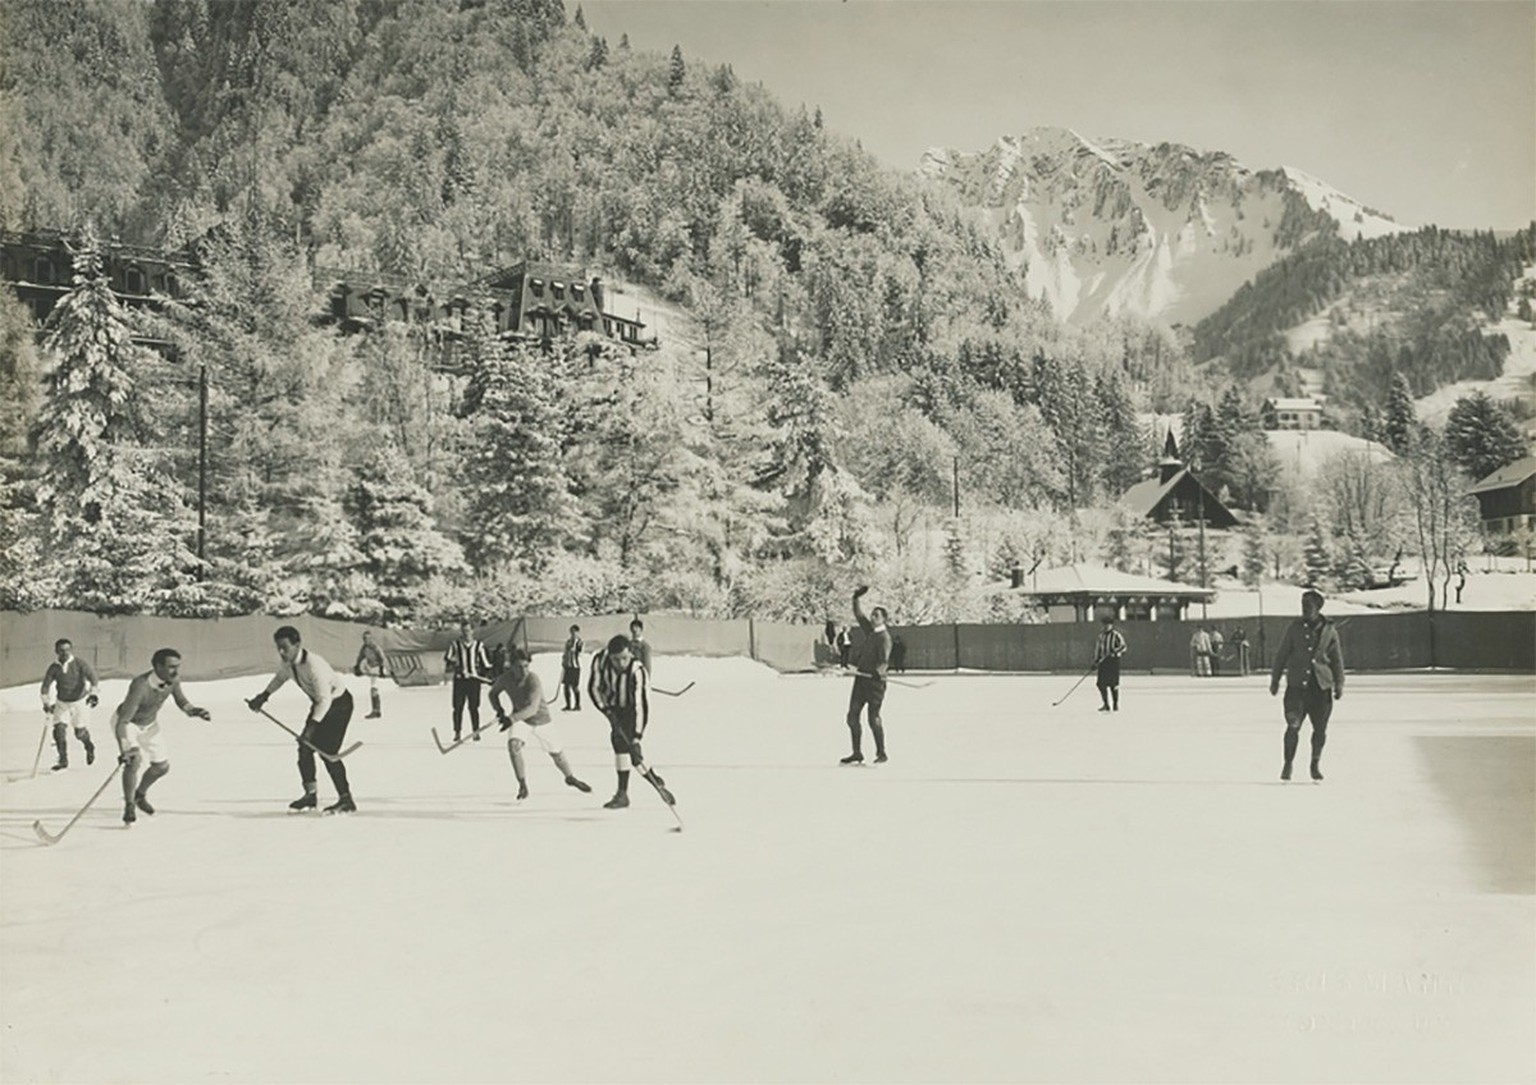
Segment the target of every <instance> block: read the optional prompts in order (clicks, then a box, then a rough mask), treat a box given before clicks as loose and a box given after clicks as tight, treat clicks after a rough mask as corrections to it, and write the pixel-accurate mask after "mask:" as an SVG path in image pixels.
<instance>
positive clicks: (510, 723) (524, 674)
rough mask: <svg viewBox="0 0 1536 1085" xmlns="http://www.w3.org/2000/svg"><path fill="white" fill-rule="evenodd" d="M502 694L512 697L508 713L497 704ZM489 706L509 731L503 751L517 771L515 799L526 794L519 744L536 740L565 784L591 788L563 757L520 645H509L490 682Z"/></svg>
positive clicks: (539, 686)
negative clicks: (501, 667)
mask: <svg viewBox="0 0 1536 1085" xmlns="http://www.w3.org/2000/svg"><path fill="white" fill-rule="evenodd" d="M502 694H506V695H507V696H508V697H509V698H511V700H512V714H511V715H510V716H509V715H508V714H507V713H506V712H505V711H504V710H503V709H502V707H501V695H502ZM491 709H492V711H494V712H495V713H496V719H497V721H498V722H499V723H500V724H501V729H502V730H503V731H509V732H510V734H508V735H507V754H508V756H510V757H511V758H512V771H513V772H514V773H516V775H517V797H518V799H519V800H521V799H526V798H527V797H528V774H527V772H526V770H525V767H524V764H523V748H524V747H525V746H527V745H528V743H529V742H530V741H532V742H537V743H538V744H539V747H540V748H541V749H542V750H543V751H544V752H545V753H547V754H549V759H550V760H551V761H553V762H554V763H555V767H556V768H557V769H559V770H560V773H561V775H562V776H564V777H565V783H566V786H567V787H574V788H575V789H576V790H577V791H591V790H592V787H591V785H590V784H588V783H586V782H585V781H584V780H579V779H577V778H576V774H575V773H574V772H572V771H571V763H570V762H569V761H567V760H566V759H565V753H564V751H563V750H562V748H561V744H560V732H559V730H558V728H557V726H556V724H555V722H554V721H553V720H552V719H551V718H550V715H549V706H548V705H546V704H545V703H544V685H543V683H542V682H540V681H539V676H538V675H536V674H534V673H533V668H532V667H530V666H529V659H528V653H527V652H526V651H524V650H523V649H522V648H514V649H512V654H511V655H510V656H508V657H507V669H506V670H505V671H503V672H502V673H501V675H499V676H498V677H497V679H496V681H494V682H492V683H491Z"/></svg>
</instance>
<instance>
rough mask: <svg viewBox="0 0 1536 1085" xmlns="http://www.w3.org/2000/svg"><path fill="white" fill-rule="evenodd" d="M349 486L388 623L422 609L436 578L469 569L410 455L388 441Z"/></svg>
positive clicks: (350, 506) (349, 504)
mask: <svg viewBox="0 0 1536 1085" xmlns="http://www.w3.org/2000/svg"><path fill="white" fill-rule="evenodd" d="M371 464H372V469H371V470H364V471H363V472H361V473H360V474H359V475H358V477H357V478H356V480H355V481H354V482H353V483H352V485H351V486H350V487H348V490H347V497H346V508H347V514H348V516H349V518H350V519H351V520H352V522H353V524H354V525H356V527H357V530H358V540H357V545H358V549H359V550H360V551H361V552H362V555H363V561H364V568H365V570H366V572H367V573H368V575H369V577H370V579H371V580H372V583H373V585H374V591H375V595H376V597H377V599H378V602H379V605H380V609H379V611H378V613H377V614H375V615H372V616H373V617H376V618H377V619H378V620H381V621H385V622H400V621H408V620H410V619H412V618H415V617H416V616H417V615H418V614H420V613H421V611H422V609H423V604H424V602H425V599H424V598H423V592H425V591H426V590H427V585H428V584H430V583H431V581H432V578H433V577H434V576H437V575H443V574H449V575H452V574H457V573H459V572H462V571H463V569H464V554H463V551H462V550H461V549H460V548H459V545H458V543H456V542H454V541H453V540H451V539H449V538H447V537H446V536H445V535H443V534H442V532H440V531H438V530H437V524H436V521H435V519H434V517H433V500H432V494H431V493H430V492H429V491H428V490H427V489H426V488H425V487H423V486H421V485H419V484H418V483H417V482H416V480H415V479H414V478H413V477H412V473H411V467H410V463H409V462H408V461H407V460H406V458H405V454H404V453H403V452H401V451H400V450H399V449H398V448H396V447H394V446H393V445H385V446H384V447H383V448H382V449H381V450H380V451H379V452H378V453H377V454H376V455H374V456H373V457H372V458H371Z"/></svg>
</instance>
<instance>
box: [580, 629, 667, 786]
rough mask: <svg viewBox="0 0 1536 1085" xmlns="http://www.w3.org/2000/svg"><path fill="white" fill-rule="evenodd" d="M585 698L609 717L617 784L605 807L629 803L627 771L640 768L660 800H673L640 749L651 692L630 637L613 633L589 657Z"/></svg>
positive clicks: (649, 709) (648, 718)
mask: <svg viewBox="0 0 1536 1085" xmlns="http://www.w3.org/2000/svg"><path fill="white" fill-rule="evenodd" d="M587 698H588V699H589V700H590V701H591V702H592V704H593V705H595V706H596V707H597V710H598V711H599V712H601V713H602V714H603V715H604V716H606V717H607V718H608V728H609V734H608V738H609V742H610V744H611V745H612V747H613V765H614V772H615V774H616V775H617V777H618V786H617V789H616V790H615V791H614V793H613V798H611V799H609V800H608V801H607V802H605V803H603V807H604V809H607V810H622V809H624V808H625V807H626V806H628V805H629V773H630V770H631V768H633V769H634V770H635V771H637V772H639V773H640V775H641V776H643V777H644V778H645V780H646V782H647V783H649V784H650V785H651V786H652V787H654V788H655V789H656V793H657V794H658V795H660V796H661V800H662V802H664V803H666V804H667V805H668V806H672V805H674V804H675V803H676V801H677V800H676V799H674V798H673V796H672V792H670V791H668V790H667V786H666V782H665V781H663V780H662V778H661V776H660V774H659V773H657V772H656V771H655V770H654V769H650V768H647V767H646V765H645V761H644V757H643V754H642V752H641V749H640V740H641V738H642V737H643V736H644V735H645V727H646V724H647V723H648V722H649V721H650V715H651V708H650V694H649V688H648V680H647V677H646V673H645V666H644V664H642V663H641V662H640V661H639V660H638V659H636V658H635V656H634V653H633V651H632V650H631V646H630V642H629V638H628V637H625V636H616V637H614V638H613V639H611V640H610V641H609V642H608V645H607V647H605V648H603V649H602V650H601V651H599V652H598V653H597V654H596V655H594V656H593V657H592V673H591V677H590V678H589V679H588V681H587Z"/></svg>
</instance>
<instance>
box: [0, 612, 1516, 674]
mask: <svg viewBox="0 0 1536 1085" xmlns="http://www.w3.org/2000/svg"><path fill="white" fill-rule="evenodd" d="M630 618H631V615H628V614H604V615H577V616H571V615H565V616H559V617H549V616H539V615H529V616H524V617H517V618H511V619H508V620H506V621H502V622H494V623H491V624H488V625H484V626H481V627H479V628H478V629H477V630H476V633H477V635H478V636H479V637H480V638H481V639H482V640H485V641H486V642H488V643H490V644H497V645H505V644H509V643H515V644H517V645H518V646H521V647H524V648H526V649H528V650H529V651H530V652H535V653H537V652H558V651H559V650H560V648H561V646H562V645H563V644H564V643H565V638H566V635H567V632H568V630H569V628H570V626H571V625H573V624H576V625H579V626H580V627H581V634H582V637H583V639H584V641H585V644H586V651H587V654H588V655H589V656H590V654H591V653H592V652H594V651H596V650H597V649H598V648H599V647H601V646H602V644H603V643H605V642H606V641H607V640H608V638H610V637H612V636H614V635H615V634H619V633H626V634H627V633H628V631H629V622H630ZM644 620H645V631H646V637H647V639H648V640H650V641H651V643H652V644H653V646H654V652H655V655H656V670H657V671H658V673H659V674H660V675H661V676H663V677H664V676H665V673H666V657H667V656H668V655H677V656H703V657H713V658H746V659H753V660H756V661H758V662H761V663H764V664H766V665H767V666H769V667H772V668H773V669H775V670H778V671H781V672H786V673H788V672H795V671H810V670H814V669H817V668H825V667H828V666H832V665H835V664H836V662H837V657H836V652H835V651H834V649H833V648H832V647H831V646H830V645H828V644H827V643H826V639H825V627H824V626H822V625H803V624H797V623H791V622H769V621H759V620H756V619H748V618H741V619H704V618H689V617H683V616H674V615H646V616H645V618H644ZM1293 620H1294V617H1293V616H1291V615H1266V616H1265V617H1264V618H1263V619H1262V621H1261V620H1260V619H1258V618H1256V617H1253V618H1221V619H1212V620H1210V621H1209V622H1199V621H1183V622H1127V623H1122V625H1121V629H1122V630H1123V632H1124V633H1125V636H1126V640H1127V641H1128V644H1129V651H1128V652H1127V654H1126V656H1125V659H1124V663H1123V668H1124V669H1125V670H1127V671H1131V672H1140V673H1189V671H1190V649H1189V642H1190V637H1191V636H1192V634H1193V632H1194V629H1195V627H1196V626H1197V625H1209V626H1211V627H1212V628H1215V629H1219V630H1220V631H1221V632H1222V635H1223V638H1224V640H1225V642H1226V644H1225V647H1224V656H1225V657H1226V658H1225V660H1224V661H1223V665H1222V673H1227V674H1230V673H1235V671H1236V666H1237V661H1236V658H1235V654H1234V651H1233V647H1232V646H1233V639H1234V637H1233V635H1234V634H1235V633H1236V631H1237V630H1238V629H1240V628H1241V629H1243V630H1245V631H1246V632H1247V636H1248V640H1249V644H1250V669H1251V670H1254V671H1259V670H1264V669H1266V668H1267V667H1268V665H1269V661H1270V659H1271V653H1272V652H1273V651H1274V650H1275V648H1276V647H1277V646H1278V645H1279V643H1280V638H1281V636H1282V635H1283V634H1284V632H1285V628H1286V626H1287V625H1288V624H1289V623H1290V622H1291V621H1293ZM1337 621H1338V622H1339V625H1340V634H1341V638H1342V640H1343V645H1344V659H1345V665H1346V666H1347V667H1348V669H1349V670H1350V671H1398V670H1424V669H1436V668H1438V669H1445V670H1465V671H1487V672H1496V673H1517V674H1532V673H1536V613H1532V612H1530V611H1437V612H1435V613H1433V614H1431V613H1429V612H1427V611H1410V612H1396V613H1388V614H1357V615H1346V616H1343V617H1341V618H1339V619H1337ZM279 625H293V626H295V627H297V628H298V629H299V631H300V633H301V634H302V635H303V638H304V643H305V644H306V645H307V646H309V647H311V648H313V649H314V650H315V651H317V652H319V653H320V654H321V655H323V656H325V658H326V659H328V660H330V661H331V663H332V664H333V665H334V666H335V667H337V669H339V670H344V671H348V672H350V670H351V669H352V664H353V661H354V660H355V659H356V658H357V652H358V648H359V646H360V644H361V642H362V634H363V631H364V630H365V629H370V628H372V631H373V634H374V640H375V642H376V643H377V644H378V645H379V647H380V649H381V650H382V651H383V652H384V653H385V657H386V659H389V660H391V661H392V665H394V666H395V667H397V668H398V667H400V666H401V665H403V664H405V663H408V662H409V661H410V660H411V659H413V658H414V660H415V661H416V663H417V664H418V667H417V668H408V669H410V670H411V674H410V677H408V678H406V681H407V682H408V683H409V684H427V683H435V682H441V681H442V678H443V658H442V657H443V652H444V651H445V650H446V649H447V647H448V645H449V643H451V642H452V640H453V639H454V637H455V635H456V630H455V629H453V628H451V627H450V628H443V629H379V628H373V627H370V626H367V625H364V624H361V623H357V622H348V621H340V620H337V619H331V618H318V617H313V616H310V615H299V616H295V617H284V618H274V617H268V616H265V615H249V616H245V617H238V618H159V617H149V616H145V615H129V616H113V617H101V616H98V615H94V614H89V613H83V612H78V611H62V610H45V611H31V612H18V611H0V686H6V687H10V686H19V685H26V684H29V683H40V682H41V681H42V676H43V672H44V671H45V670H46V669H47V666H48V664H49V663H50V662H51V661H52V658H53V642H54V641H55V640H56V639H57V638H59V637H68V638H70V639H71V640H72V641H74V643H75V651H76V653H77V654H79V655H80V656H81V657H82V658H84V659H86V660H88V661H89V662H90V663H91V664H92V665H93V666H94V667H95V669H96V671H97V674H98V675H99V677H101V678H102V679H103V680H106V679H113V678H128V677H131V676H132V675H134V674H139V673H142V672H143V671H144V670H145V669H146V668H147V667H148V663H149V657H150V655H151V654H152V653H153V652H154V651H155V649H157V648H160V647H165V646H169V647H174V648H176V649H178V650H179V651H180V652H181V653H182V656H183V663H182V674H183V676H184V677H185V678H186V679H187V680H189V681H207V680H210V679H216V678H234V677H244V676H253V675H262V674H270V673H271V672H272V670H273V669H274V667H275V665H276V656H275V654H274V651H273V647H272V631H273V630H274V629H276V628H277V627H278V626H279ZM892 631H893V633H894V634H895V635H897V636H899V637H900V638H901V640H902V642H903V644H904V647H905V665H906V668H907V669H909V670H914V671H961V670H963V671H972V672H974V671H980V672H988V671H990V672H996V673H1014V674H1017V673H1039V674H1047V673H1051V674H1066V673H1077V672H1080V671H1081V670H1082V669H1083V668H1084V667H1085V666H1086V665H1087V663H1088V661H1089V660H1091V659H1092V656H1093V646H1094V639H1095V637H1096V635H1097V632H1098V630H1097V626H1096V625H1094V624H1092V623H1051V624H1045V625H971V624H959V625H928V626H894V627H893V629H892ZM860 636H861V634H860V632H859V630H858V629H857V627H855V628H854V630H853V639H854V641H855V642H857V641H858V640H859V638H860ZM402 677H404V676H402Z"/></svg>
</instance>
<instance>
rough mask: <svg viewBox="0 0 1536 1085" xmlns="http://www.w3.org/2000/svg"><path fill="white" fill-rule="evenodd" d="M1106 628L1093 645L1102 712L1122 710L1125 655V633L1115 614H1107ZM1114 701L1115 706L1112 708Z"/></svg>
mask: <svg viewBox="0 0 1536 1085" xmlns="http://www.w3.org/2000/svg"><path fill="white" fill-rule="evenodd" d="M1103 622H1104V628H1103V629H1102V630H1101V631H1100V632H1099V639H1098V641H1097V642H1095V644H1094V646H1093V665H1094V666H1095V667H1097V668H1098V672H1099V681H1098V686H1099V699H1100V700H1101V701H1103V702H1104V704H1103V706H1102V707H1101V708H1100V709H1099V711H1100V712H1109V711H1115V712H1119V711H1120V657H1121V656H1123V655H1125V635H1124V634H1122V633H1121V632H1120V630H1118V629H1116V628H1115V616H1114V615H1113V614H1106V615H1104V618H1103ZM1111 702H1113V708H1111Z"/></svg>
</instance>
